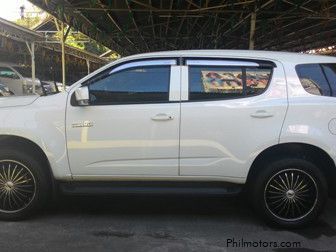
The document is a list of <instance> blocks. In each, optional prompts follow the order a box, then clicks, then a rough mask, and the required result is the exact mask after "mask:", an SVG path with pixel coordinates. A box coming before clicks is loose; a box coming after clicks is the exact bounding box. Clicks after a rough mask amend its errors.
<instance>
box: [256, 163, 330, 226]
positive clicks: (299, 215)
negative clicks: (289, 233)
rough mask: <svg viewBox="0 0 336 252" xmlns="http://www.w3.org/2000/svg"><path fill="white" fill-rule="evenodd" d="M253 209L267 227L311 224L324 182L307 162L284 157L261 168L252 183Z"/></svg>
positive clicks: (323, 198) (321, 203) (317, 211)
mask: <svg viewBox="0 0 336 252" xmlns="http://www.w3.org/2000/svg"><path fill="white" fill-rule="evenodd" d="M252 193H253V203H254V208H255V209H256V210H257V212H259V213H260V214H261V215H262V216H263V217H264V218H265V219H266V221H268V222H269V223H271V224H275V225H278V226H282V227H291V228H296V227H301V226H304V225H306V224H309V223H311V222H312V221H314V220H315V219H316V218H317V217H318V216H319V214H320V213H321V211H322V210H323V207H324V204H325V202H326V199H327V183H326V180H325V178H324V176H323V174H322V173H321V172H320V170H319V169H318V167H317V166H316V165H315V164H314V163H313V162H310V161H307V160H303V159H295V158H286V159H281V160H276V161H273V162H270V163H269V164H267V165H265V167H263V169H262V171H261V172H260V174H258V177H257V178H256V179H255V183H252Z"/></svg>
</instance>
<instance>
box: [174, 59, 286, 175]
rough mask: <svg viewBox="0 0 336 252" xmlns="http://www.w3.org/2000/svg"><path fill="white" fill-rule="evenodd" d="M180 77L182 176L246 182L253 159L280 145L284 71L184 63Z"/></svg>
mask: <svg viewBox="0 0 336 252" xmlns="http://www.w3.org/2000/svg"><path fill="white" fill-rule="evenodd" d="M182 76H185V77H184V78H183V80H182V103H181V134H180V135H181V142H180V175H182V176H216V177H217V176H222V177H236V178H237V177H238V178H244V177H246V175H247V172H248V169H249V167H250V165H251V163H252V161H253V159H254V157H255V156H256V155H257V154H258V153H259V152H260V151H261V150H263V149H264V148H267V147H268V146H271V145H274V144H277V143H278V142H279V134H280V131H281V126H282V123H283V120H284V117H285V113H286V108H287V95H286V82H285V77H284V71H283V68H282V65H281V64H280V63H274V62H263V61H253V60H239V59H237V60H218V59H213V60H211V59H210V60H202V59H187V60H186V65H185V66H183V70H182Z"/></svg>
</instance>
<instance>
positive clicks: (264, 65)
mask: <svg viewBox="0 0 336 252" xmlns="http://www.w3.org/2000/svg"><path fill="white" fill-rule="evenodd" d="M230 60H231V59H230ZM209 61H211V59H206V60H204V61H203V62H209ZM214 61H219V60H218V59H214ZM223 61H226V60H223ZM233 61H234V60H233ZM236 61H238V62H242V63H243V64H242V65H204V64H203V65H194V66H205V67H206V66H210V67H223V66H224V67H225V68H230V67H231V68H237V67H240V68H241V70H242V74H244V72H245V77H246V69H249V68H268V69H270V70H271V72H270V78H269V80H268V82H267V85H266V86H265V88H264V90H263V91H262V92H261V93H259V94H253V95H248V94H247V93H246V78H245V80H242V84H243V92H242V94H241V95H239V96H236V97H235V96H234V97H230V96H229V97H225V96H223V98H213V99H197V100H191V99H190V90H191V88H190V84H191V83H190V81H189V80H190V67H189V66H193V65H188V100H187V102H209V101H222V100H236V99H244V98H250V97H255V96H259V95H262V94H263V93H265V92H266V91H267V90H268V88H269V86H270V84H271V82H272V79H273V73H274V68H275V67H276V64H275V63H273V62H272V63H273V64H271V63H270V62H268V61H265V64H263V63H262V61H260V60H256V61H255V63H256V62H258V63H256V64H258V66H246V65H244V64H245V62H254V61H253V60H244V59H236ZM185 63H187V60H185ZM184 102H186V101H184Z"/></svg>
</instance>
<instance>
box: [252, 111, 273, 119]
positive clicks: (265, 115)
mask: <svg viewBox="0 0 336 252" xmlns="http://www.w3.org/2000/svg"><path fill="white" fill-rule="evenodd" d="M272 116H274V115H273V114H271V113H268V112H267V111H265V110H258V111H256V112H255V113H253V114H251V117H253V118H268V117H272Z"/></svg>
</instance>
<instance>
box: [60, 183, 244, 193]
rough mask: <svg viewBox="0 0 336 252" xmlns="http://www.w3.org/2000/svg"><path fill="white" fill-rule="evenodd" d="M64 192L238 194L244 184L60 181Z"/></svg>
mask: <svg viewBox="0 0 336 252" xmlns="http://www.w3.org/2000/svg"><path fill="white" fill-rule="evenodd" d="M59 189H60V191H61V192H62V193H64V194H75V195H109V194H156V195H165V194H167V195H172V194H173V195H174V194H195V195H202V194H205V195H236V194H239V193H240V192H241V191H242V189H243V185H241V184H233V183H225V182H190V181H176V182H171V181H169V182H168V181H111V182H101V181H100V182H93V181H92V182H91V181H90V182H84V181H81V182H63V181H62V182H59Z"/></svg>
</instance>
